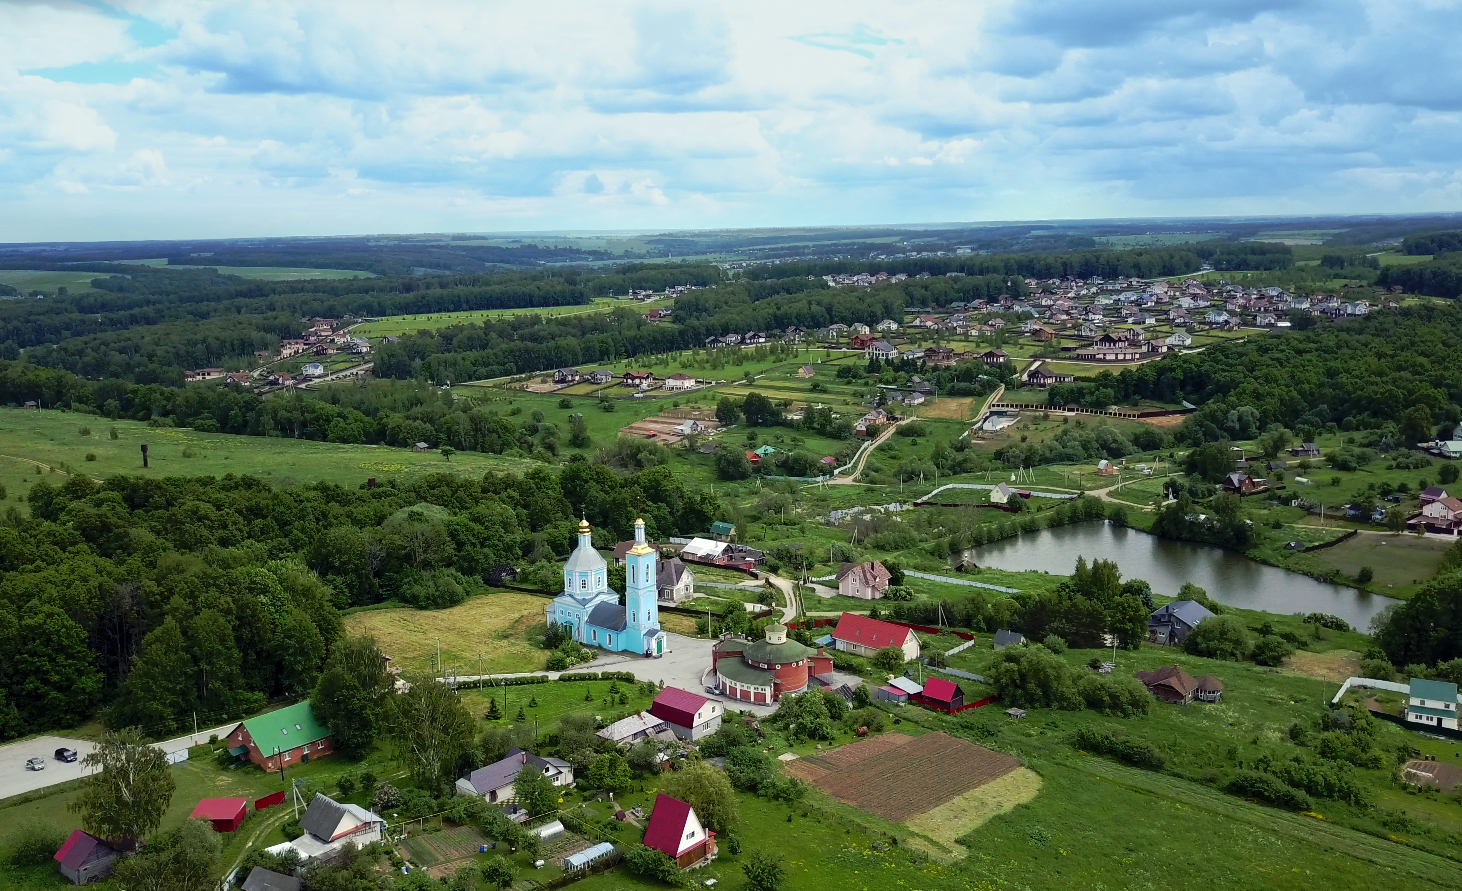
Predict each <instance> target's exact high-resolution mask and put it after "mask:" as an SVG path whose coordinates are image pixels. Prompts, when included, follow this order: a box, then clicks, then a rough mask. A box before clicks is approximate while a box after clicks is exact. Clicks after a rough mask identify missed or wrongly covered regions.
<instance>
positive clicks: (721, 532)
mask: <svg viewBox="0 0 1462 891" xmlns="http://www.w3.org/2000/svg"><path fill="white" fill-rule="evenodd" d="M750 454H755V455H757V457H758V458H760V457H761V455H759V454H757V453H756V452H752V453H750ZM735 534H736V527H735V526H733V525H732V524H730V523H727V522H725V521H724V520H717V521H716V522H714V523H712V524H711V536H712V537H713V538H719V539H720V540H721V541H730V540H731V536H733V535H735Z"/></svg>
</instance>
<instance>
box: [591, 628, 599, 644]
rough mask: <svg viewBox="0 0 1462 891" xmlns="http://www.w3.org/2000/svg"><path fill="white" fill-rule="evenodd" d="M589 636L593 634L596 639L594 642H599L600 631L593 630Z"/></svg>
mask: <svg viewBox="0 0 1462 891" xmlns="http://www.w3.org/2000/svg"><path fill="white" fill-rule="evenodd" d="M589 634H591V635H593V638H594V640H596V641H597V640H598V639H599V632H598V631H592V630H591V631H590V632H589Z"/></svg>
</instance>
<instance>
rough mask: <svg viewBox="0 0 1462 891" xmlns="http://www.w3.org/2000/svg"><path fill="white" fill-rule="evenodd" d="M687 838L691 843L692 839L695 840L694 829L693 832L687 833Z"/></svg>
mask: <svg viewBox="0 0 1462 891" xmlns="http://www.w3.org/2000/svg"><path fill="white" fill-rule="evenodd" d="M685 838H686V840H687V841H689V840H690V839H693V838H695V830H694V829H692V830H691V831H689V832H687V833H686V834H685Z"/></svg>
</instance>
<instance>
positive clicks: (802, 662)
mask: <svg viewBox="0 0 1462 891" xmlns="http://www.w3.org/2000/svg"><path fill="white" fill-rule="evenodd" d="M844 615H847V614H846V613H844ZM711 664H712V667H713V668H714V669H715V672H716V687H717V689H718V690H719V691H721V692H722V693H724V694H725V695H727V696H729V697H731V698H732V699H739V700H741V701H743V702H760V703H773V702H776V701H777V700H778V699H781V698H782V697H783V696H793V695H796V694H798V693H803V692H806V690H807V689H808V686H809V684H810V683H811V682H812V679H813V678H815V677H817V676H818V675H822V674H827V673H829V672H831V671H832V670H833V660H832V657H831V656H828V655H827V654H826V653H825V652H823V650H822V649H821V648H819V649H816V650H814V649H812V648H811V647H806V646H803V645H802V644H800V643H798V642H797V641H795V640H789V639H788V637H787V626H786V625H782V624H781V623H778V622H773V623H772V624H770V625H768V626H767V627H766V631H765V632H764V637H763V639H762V640H755V641H753V640H747V639H745V638H740V637H724V638H722V639H721V640H718V641H716V643H715V644H714V645H712V647H711Z"/></svg>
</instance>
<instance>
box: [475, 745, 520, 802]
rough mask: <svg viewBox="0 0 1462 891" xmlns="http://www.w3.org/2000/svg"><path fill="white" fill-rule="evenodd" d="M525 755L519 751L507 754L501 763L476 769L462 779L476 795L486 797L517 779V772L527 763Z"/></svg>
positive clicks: (496, 762)
mask: <svg viewBox="0 0 1462 891" xmlns="http://www.w3.org/2000/svg"><path fill="white" fill-rule="evenodd" d="M527 754H528V753H527V752H524V751H521V750H519V751H517V752H515V753H512V754H509V755H508V756H507V757H506V758H504V759H502V760H501V761H494V762H493V763H491V764H488V765H486V766H484V767H479V768H477V769H476V770H474V771H472V772H471V773H469V774H468V775H467V776H465V777H463V779H465V780H466V781H467V782H468V783H469V784H470V785H471V786H472V788H473V789H474V790H475V791H476V792H477V794H478V795H486V794H487V793H489V792H491V791H492V790H494V789H501V788H503V787H505V786H508V785H511V784H512V782H513V780H514V779H516V778H517V776H518V773H519V771H521V770H522V769H523V765H524V764H527V763H528V759H527V757H526V756H527Z"/></svg>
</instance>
